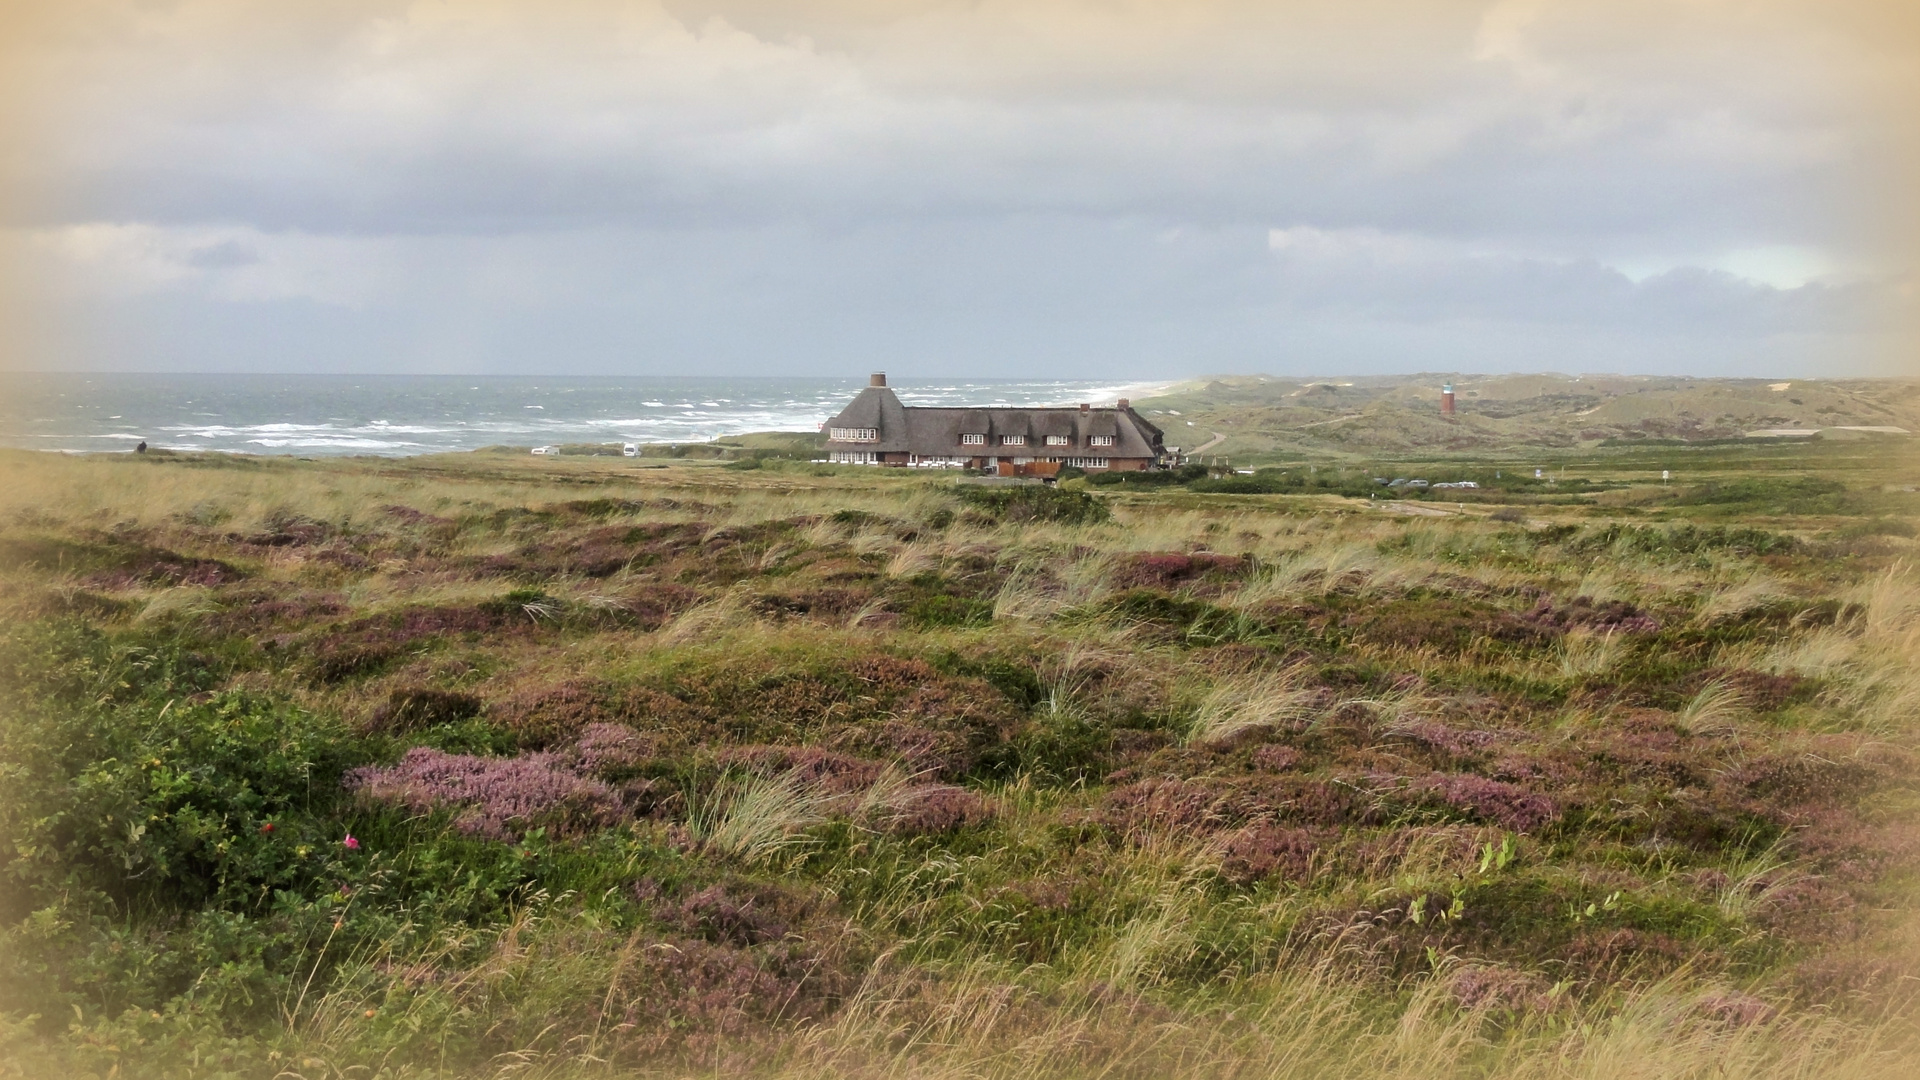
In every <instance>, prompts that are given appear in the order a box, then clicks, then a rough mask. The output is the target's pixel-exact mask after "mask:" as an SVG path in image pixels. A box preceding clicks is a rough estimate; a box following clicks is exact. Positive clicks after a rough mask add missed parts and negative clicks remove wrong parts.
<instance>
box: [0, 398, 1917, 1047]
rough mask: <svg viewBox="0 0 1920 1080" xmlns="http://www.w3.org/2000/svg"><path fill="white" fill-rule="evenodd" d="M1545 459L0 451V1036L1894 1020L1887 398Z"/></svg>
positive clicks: (541, 1035) (1229, 1036) (1214, 1030)
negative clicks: (1157, 474)
mask: <svg viewBox="0 0 1920 1080" xmlns="http://www.w3.org/2000/svg"><path fill="white" fill-rule="evenodd" d="M1176 407H1177V406H1176ZM769 445H770V446H771V445H772V444H769ZM802 449H804V448H802ZM1423 453H1424V452H1423ZM1581 454H1582V456H1580V457H1578V458H1574V457H1560V458H1553V457H1547V456H1537V457H1536V458H1522V457H1500V458H1498V459H1497V460H1496V457H1495V456H1490V455H1485V454H1482V455H1479V456H1471V457H1468V456H1457V457H1453V458H1447V457H1444V456H1433V455H1429V456H1423V457H1413V458H1409V457H1402V458H1400V459H1398V460H1393V459H1377V458H1367V457H1364V456H1361V455H1357V454H1349V455H1331V456H1322V457H1300V458H1294V459H1286V458H1284V457H1282V456H1278V455H1277V454H1276V455H1275V456H1270V457H1269V458H1267V459H1265V460H1263V461H1262V463H1261V464H1262V466H1263V467H1262V468H1261V469H1259V470H1256V471H1254V472H1252V473H1249V474H1241V473H1238V472H1234V471H1232V470H1230V469H1229V470H1226V471H1224V472H1223V471H1221V470H1218V469H1214V470H1207V469H1202V470H1198V471H1192V472H1189V473H1186V474H1167V475H1168V479H1167V480H1165V481H1160V482H1148V483H1140V482H1137V481H1135V480H1134V478H1131V477H1129V478H1127V480H1126V481H1125V482H1121V483H1106V482H1102V480H1103V479H1104V478H1097V477H1080V478H1076V479H1072V480H1068V481H1065V482H1063V483H1062V484H1061V485H1059V487H1058V488H1047V487H1038V486H1034V487H989V486H967V485H963V484H957V483H956V482H955V478H954V477H953V476H952V475H950V474H947V473H942V472H934V471H921V470H898V471H894V470H880V469H860V468H831V467H826V466H820V465H814V464H809V463H808V462H806V461H805V460H803V459H801V458H800V457H798V456H795V457H789V456H786V455H784V454H782V453H769V454H764V455H756V456H748V457H744V458H742V457H740V456H739V455H733V460H732V461H731V462H730V463H723V462H721V461H719V460H705V457H706V455H701V454H693V453H689V454H686V455H683V456H679V457H659V456H655V457H649V458H645V459H633V460H623V459H620V458H613V457H605V456H593V455H591V454H584V453H583V454H578V455H569V456H566V457H564V458H559V459H555V458H544V459H532V458H530V456H529V455H526V454H525V453H524V451H522V452H520V453H517V454H512V455H508V454H504V453H503V454H488V453H478V454H465V455H444V456H434V457H424V458H417V459H412V460H405V461H390V460H378V459H352V460H336V461H324V462H307V461H296V460H287V459H260V458H249V457H239V456H222V457H214V456H211V455H209V456H192V455H171V454H149V455H146V456H135V455H116V456H111V457H58V456H53V455H36V454H27V453H10V454H6V455H4V456H0V479H4V483H0V615H3V616H4V618H0V1076H95V1077H103V1078H104V1077H114V1076H117V1077H181V1078H186V1077H192V1078H196V1080H198V1078H211V1077H259V1076H280V1077H302V1078H311V1080H319V1078H322V1077H327V1078H332V1077H348V1076H351V1077H396V1078H397V1077H420V1078H426V1077H454V1076H461V1077H467V1076H479V1075H495V1074H499V1075H508V1074H512V1075H518V1076H532V1077H576V1076H579V1077H587V1076H629V1075H633V1076H641V1075H660V1076H708V1075H712V1076H719V1075H727V1076H733V1075H745V1074H757V1075H769V1076H793V1077H801V1076H806V1077H814V1076H819V1077H826V1076H856V1077H956V1078H957V1077H1022V1078H1026V1077H1034V1076H1103V1077H1143V1078H1144V1077H1182V1076H1185V1077H1256V1076H1257V1077H1340V1076H1348V1077H1371V1076H1406V1077H1414V1076H1419V1077H1433V1076H1538V1077H1707V1076H1780V1077H1787V1076H1793V1077H1803V1076H1815V1075H1818V1076H1860V1077H1880V1076H1885V1077H1897V1076H1905V1075H1910V1073H1911V1068H1912V1062H1913V1061H1914V1060H1915V1058H1916V1056H1920V1039H1917V1038H1916V1029H1915V1021H1916V1019H1920V911H1916V908H1915V904H1916V899H1917V898H1916V893H1915V886H1916V879H1915V876H1914V875H1915V869H1916V863H1915V858H1916V855H1917V854H1920V846H1917V845H1920V832H1917V831H1916V828H1915V826H1916V819H1915V815H1916V813H1917V812H1920V784H1917V783H1916V781H1917V780H1920V772H1917V771H1916V767H1917V766H1920V757H1916V755H1920V667H1916V658H1917V657H1920V564H1917V562H1916V556H1920V548H1917V547H1916V541H1915V539H1914V528H1913V522H1914V518H1915V510H1916V508H1920V507H1917V506H1916V503H1917V502H1920V494H1916V493H1915V491H1914V487H1915V486H1916V484H1915V482H1916V479H1917V478H1920V477H1917V476H1916V470H1915V465H1916V460H1915V457H1914V455H1913V453H1912V452H1911V451H1910V450H1908V449H1907V448H1906V443H1905V442H1904V441H1894V440H1885V441H1876V442H1824V443H1819V444H1806V443H1801V444H1794V445H1791V446H1779V445H1772V444H1769V445H1767V446H1765V447H1762V448H1759V449H1753V448H1748V447H1729V446H1709V447H1696V448H1682V449H1673V448H1661V447H1645V446H1634V447H1622V448H1618V449H1617V450H1610V451H1607V452H1600V451H1597V450H1594V449H1592V448H1584V449H1582V450H1581ZM1660 455H1667V456H1666V457H1661V456H1660ZM748 463H751V465H752V467H743V466H745V465H747V464H748ZM662 465H664V466H665V467H661V466H662ZM1250 467H1251V466H1250ZM1536 468H1538V469H1539V470H1540V471H1539V475H1538V476H1536V475H1535V469H1536ZM1662 469H1666V470H1669V471H1673V472H1674V477H1673V478H1672V479H1670V480H1668V481H1666V482H1663V481H1662V479H1661V478H1660V475H1659V472H1660V471H1661V470H1662ZM1402 477H1418V478H1423V479H1428V480H1431V481H1434V482H1441V481H1457V480H1467V479H1472V480H1476V482H1479V483H1480V486H1479V487H1478V488H1475V489H1446V490H1444V491H1434V490H1431V489H1427V490H1425V491H1415V492H1408V491H1406V490H1405V489H1404V488H1394V489H1392V490H1391V491H1388V490H1387V489H1384V488H1383V487H1382V485H1380V484H1379V483H1378V482H1377V479H1376V478H1387V479H1393V478H1402ZM1510 480H1511V482H1509V481H1510Z"/></svg>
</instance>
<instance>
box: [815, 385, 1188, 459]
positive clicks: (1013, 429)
mask: <svg viewBox="0 0 1920 1080" xmlns="http://www.w3.org/2000/svg"><path fill="white" fill-rule="evenodd" d="M1165 456H1166V448H1165V447H1164V446H1163V445H1162V444H1161V431H1160V429H1159V428H1157V427H1154V426H1153V425H1152V424H1150V423H1148V422H1147V421H1146V420H1145V419H1144V418H1142V417H1141V416H1140V414H1139V413H1136V412H1134V411H1133V409H1132V407H1131V406H1130V405H1129V404H1128V403H1127V400H1126V399H1125V398H1122V399H1121V400H1120V401H1119V402H1118V403H1117V404H1116V405H1115V406H1114V407H1113V408H1110V409H1096V408H1094V407H1093V406H1091V405H1081V406H1079V407H1077V408H1061V409H1010V408H930V407H921V406H907V405H902V404H900V399H899V398H898V397H897V396H895V395H894V392H893V391H892V390H890V389H888V388H887V376H886V374H885V373H884V372H876V373H875V374H874V376H873V378H872V379H871V380H869V382H868V385H867V388H866V389H865V390H862V391H860V393H859V395H858V396H857V397H855V398H854V399H853V401H852V402H851V403H850V404H849V405H848V406H847V407H846V408H845V409H842V410H841V411H840V415H838V416H836V417H834V418H833V419H831V420H829V421H827V457H828V460H830V461H835V462H841V463H844V464H853V465H899V466H909V465H912V466H922V467H948V468H955V467H967V468H975V469H991V470H993V471H995V472H998V473H999V474H1000V475H1002V476H1051V475H1053V474H1054V473H1057V472H1059V471H1060V469H1061V468H1062V467H1063V466H1075V467H1077V468H1082V469H1087V470H1104V469H1147V468H1152V467H1153V466H1155V465H1158V464H1160V463H1161V462H1162V460H1163V459H1164V458H1165Z"/></svg>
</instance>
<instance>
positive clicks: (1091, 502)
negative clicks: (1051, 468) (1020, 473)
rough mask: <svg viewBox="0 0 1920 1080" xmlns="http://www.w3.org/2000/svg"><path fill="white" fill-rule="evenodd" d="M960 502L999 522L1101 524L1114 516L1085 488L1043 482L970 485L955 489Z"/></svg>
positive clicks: (1104, 504) (1105, 505)
mask: <svg viewBox="0 0 1920 1080" xmlns="http://www.w3.org/2000/svg"><path fill="white" fill-rule="evenodd" d="M955 494H956V495H958V496H959V498H960V501H961V502H963V503H966V504H967V505H968V506H970V507H973V508H974V509H975V510H978V511H981V512H984V513H986V514H987V515H989V516H991V517H992V518H994V519H995V520H996V521H1005V522H1027V521H1054V522H1059V523H1061V524H1065V525H1098V524H1099V523H1101V522H1103V521H1106V520H1108V519H1109V518H1111V517H1112V516H1113V515H1112V512H1111V511H1109V510H1108V509H1107V504H1106V503H1104V502H1101V501H1100V500H1099V499H1098V498H1095V497H1094V496H1093V495H1091V494H1089V493H1088V492H1085V491H1061V490H1060V489H1058V488H1052V487H1047V486H1045V485H1043V484H1033V485H1025V486H1021V487H984V486H978V485H967V486H963V487H959V488H957V489H955Z"/></svg>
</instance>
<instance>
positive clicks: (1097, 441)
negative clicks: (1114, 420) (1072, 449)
mask: <svg viewBox="0 0 1920 1080" xmlns="http://www.w3.org/2000/svg"><path fill="white" fill-rule="evenodd" d="M1087 444H1088V445H1089V446H1112V445H1113V436H1111V435H1095V436H1093V437H1092V438H1090V439H1088V440H1087Z"/></svg>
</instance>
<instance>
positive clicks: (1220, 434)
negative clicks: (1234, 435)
mask: <svg viewBox="0 0 1920 1080" xmlns="http://www.w3.org/2000/svg"><path fill="white" fill-rule="evenodd" d="M1226 441H1227V433H1226V432H1224V431H1216V432H1214V433H1213V438H1211V439H1208V440H1207V441H1206V442H1203V443H1201V444H1200V445H1199V446H1196V447H1194V448H1193V449H1191V450H1189V451H1187V456H1188V457H1192V456H1193V455H1194V454H1204V453H1206V452H1207V451H1209V450H1211V449H1213V448H1214V447H1216V446H1219V445H1220V444H1221V443H1223V442H1226Z"/></svg>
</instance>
